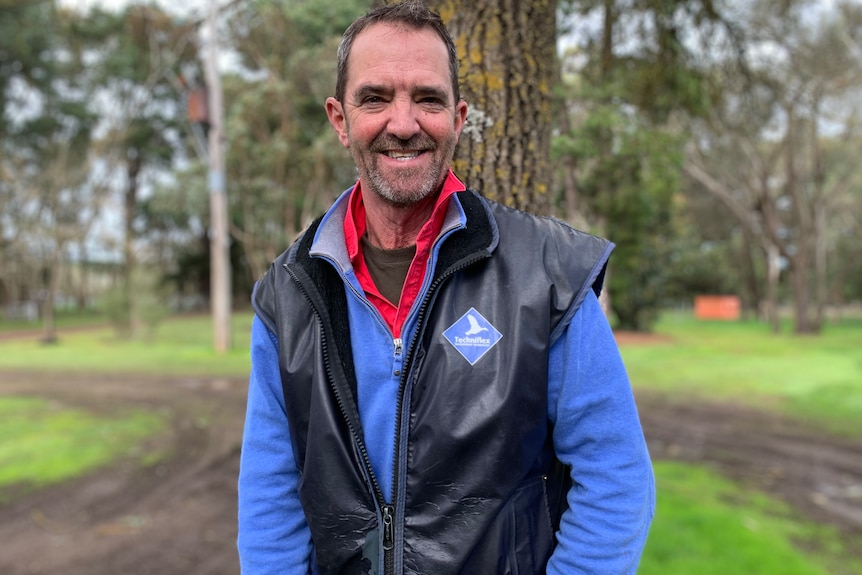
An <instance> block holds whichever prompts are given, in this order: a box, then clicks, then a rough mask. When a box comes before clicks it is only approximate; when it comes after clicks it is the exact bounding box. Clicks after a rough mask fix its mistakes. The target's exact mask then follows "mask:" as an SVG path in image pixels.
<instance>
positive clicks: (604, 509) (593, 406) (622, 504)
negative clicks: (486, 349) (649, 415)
mask: <svg viewBox="0 0 862 575" xmlns="http://www.w3.org/2000/svg"><path fill="white" fill-rule="evenodd" d="M549 362H550V365H549V368H550V374H551V375H550V377H549V380H550V381H549V390H548V391H549V393H548V398H549V403H548V415H549V418H550V420H551V421H552V423H553V424H554V436H553V440H554V448H555V450H556V452H557V457H558V458H559V459H560V461H562V462H563V463H566V464H568V465H570V466H571V469H572V480H573V484H572V488H571V489H570V491H569V493H568V497H567V498H568V503H569V509H568V510H566V511H565V512H564V513H563V516H562V519H561V522H560V531H559V533H558V545H557V547H556V549H555V550H554V553H553V555H552V556H551V559H550V561H549V562H548V568H547V573H548V574H549V575H563V574H565V575H574V574H586V573H603V574H606V575H623V574H634V573H635V572H636V571H637V567H638V562H639V561H640V556H641V552H642V551H643V547H644V545H645V543H646V538H647V532H648V530H649V525H650V522H651V521H652V517H653V512H654V509H655V484H654V478H653V472H652V465H651V463H650V458H649V453H648V451H647V447H646V442H645V441H644V436H643V432H642V430H641V425H640V421H639V419H638V414H637V408H636V406H635V401H634V396H633V394H632V391H631V387H630V385H629V380H628V375H627V374H626V371H625V367H624V366H623V362H622V359H621V357H620V354H619V350H618V348H617V345H616V341H615V340H614V336H613V332H612V331H611V329H610V326H609V325H608V323H607V321H606V319H605V317H604V314H603V312H602V310H601V307H600V306H599V303H598V299H597V298H596V296H595V294H593V293H592V292H590V293H589V294H588V296H587V298H586V300H585V301H584V302H583V304H582V305H581V307H580V309H579V310H578V311H577V313H576V314H575V315H574V317H573V318H572V321H571V323H570V324H569V326H568V328H567V330H566V331H565V332H564V333H563V334H562V336H561V337H560V339H559V340H558V341H557V342H556V343H555V344H554V346H553V347H552V348H551V355H550V360H549Z"/></svg>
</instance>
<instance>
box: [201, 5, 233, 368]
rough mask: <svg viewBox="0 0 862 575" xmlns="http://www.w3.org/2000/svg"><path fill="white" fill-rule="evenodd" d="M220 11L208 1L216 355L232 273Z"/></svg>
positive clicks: (226, 342)
mask: <svg viewBox="0 0 862 575" xmlns="http://www.w3.org/2000/svg"><path fill="white" fill-rule="evenodd" d="M217 17H218V9H217V7H216V0H209V10H208V13H207V28H208V30H209V38H208V40H207V51H206V57H205V59H204V69H205V74H206V82H207V89H208V93H209V113H210V127H209V177H208V180H209V182H208V186H209V199H210V234H209V236H210V306H211V310H212V318H213V344H214V346H215V351H216V352H218V353H224V352H226V351H227V350H229V349H230V314H231V285H230V284H231V282H230V278H231V271H230V236H229V234H228V219H227V194H226V191H225V171H224V148H223V145H222V144H223V141H224V111H223V102H222V88H221V77H220V76H219V72H218V31H217Z"/></svg>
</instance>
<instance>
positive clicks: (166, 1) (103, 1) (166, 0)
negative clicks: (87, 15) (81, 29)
mask: <svg viewBox="0 0 862 575" xmlns="http://www.w3.org/2000/svg"><path fill="white" fill-rule="evenodd" d="M154 1H155V3H156V4H158V5H159V6H161V7H162V8H164V9H165V10H169V11H171V12H182V13H185V12H193V11H196V12H199V13H201V14H202V13H203V11H204V10H205V9H206V8H207V6H208V1H209V0H184V1H183V2H177V1H176V0H173V1H170V0H154ZM215 2H216V3H217V4H219V5H221V4H222V3H223V2H224V0H215ZM59 3H60V5H61V6H68V7H70V8H74V9H76V10H80V11H86V10H88V9H89V8H90V7H91V6H101V7H102V8H104V9H106V10H120V9H122V8H123V7H124V6H126V5H128V4H130V3H134V0H131V1H130V0H59Z"/></svg>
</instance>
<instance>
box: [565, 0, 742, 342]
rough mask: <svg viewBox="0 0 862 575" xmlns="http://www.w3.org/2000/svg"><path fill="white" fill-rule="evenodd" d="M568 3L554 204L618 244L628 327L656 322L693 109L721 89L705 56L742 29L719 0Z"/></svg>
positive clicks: (619, 291) (616, 300)
mask: <svg viewBox="0 0 862 575" xmlns="http://www.w3.org/2000/svg"><path fill="white" fill-rule="evenodd" d="M562 7H563V13H564V15H565V17H564V19H563V27H564V28H563V29H564V31H565V32H567V34H569V35H571V37H573V38H575V39H576V40H577V42H576V43H574V45H572V46H571V47H570V48H569V50H568V51H567V53H566V54H565V56H566V58H565V60H564V62H563V76H562V79H563V86H562V89H561V92H560V104H561V107H560V111H559V112H558V114H559V115H558V117H559V118H560V121H559V122H558V125H559V126H560V127H561V129H560V130H559V131H558V132H557V134H556V136H555V139H554V148H553V149H554V157H555V158H556V159H557V160H558V163H557V165H558V166H560V169H559V171H558V174H557V182H558V184H557V186H556V187H557V189H558V190H559V192H558V194H557V197H558V198H559V200H558V201H557V206H558V207H559V209H560V211H561V212H562V214H564V216H565V217H566V218H567V219H569V220H570V221H573V222H580V223H581V225H584V224H586V226H587V227H588V228H590V229H592V230H594V231H595V232H596V233H599V234H601V235H605V236H607V237H609V238H610V239H612V240H613V241H614V242H615V243H616V244H617V250H616V252H615V255H614V257H613V259H612V264H611V270H610V271H611V273H610V275H609V278H608V279H607V281H606V286H607V291H608V292H609V293H610V300H611V307H612V308H613V314H614V317H615V319H616V322H617V325H618V326H619V327H620V328H624V329H634V330H649V329H650V327H651V326H652V323H653V321H654V320H655V318H656V315H657V312H658V309H659V307H660V306H661V305H662V303H663V297H664V293H665V290H666V286H667V278H666V276H665V274H666V273H667V271H668V268H669V266H670V263H671V260H670V257H671V252H672V245H671V243H670V242H669V234H670V233H671V230H672V226H671V217H672V210H673V205H672V199H673V198H674V196H675V194H677V193H678V192H679V190H680V179H679V174H680V169H681V162H682V150H683V146H684V144H685V141H686V130H685V126H686V122H687V118H689V117H696V116H699V115H702V114H704V113H705V111H706V110H707V109H708V107H709V106H710V102H711V100H712V98H713V97H714V95H713V94H712V92H711V87H710V84H709V82H708V77H707V75H706V73H705V67H704V63H703V62H702V61H701V60H700V55H701V54H709V53H710V51H711V50H713V49H715V48H716V46H717V45H718V44H719V42H720V43H722V44H724V46H722V49H723V50H725V51H727V52H728V53H730V54H733V53H735V52H736V51H737V49H736V48H734V46H733V44H734V41H735V37H736V33H735V31H734V28H733V26H732V25H730V24H729V23H728V21H727V20H725V19H724V17H723V15H722V14H720V13H719V12H718V10H717V8H718V6H717V5H715V4H714V3H713V2H712V1H711V0H676V1H673V2H666V1H657V0H656V1H654V0H641V1H635V2H623V1H621V0H571V1H566V2H563V3H562ZM590 23H594V24H593V25H590ZM687 37H693V38H698V39H702V40H703V42H704V43H706V44H705V45H703V44H692V43H686V42H684V39H685V38H687ZM710 42H711V43H710Z"/></svg>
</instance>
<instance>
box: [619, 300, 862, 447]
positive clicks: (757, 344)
mask: <svg viewBox="0 0 862 575" xmlns="http://www.w3.org/2000/svg"><path fill="white" fill-rule="evenodd" d="M656 333H657V335H659V336H662V337H664V338H666V340H667V343H666V344H660V345H650V346H642V347H640V346H632V347H624V348H623V349H622V354H623V358H624V359H625V363H626V368H627V369H628V371H629V375H630V377H631V379H632V385H634V386H635V388H638V387H643V388H649V389H651V390H656V391H662V392H666V393H668V394H670V395H672V396H673V397H677V398H685V397H703V398H720V399H729V400H734V401H740V402H743V403H746V404H750V405H756V406H762V407H768V408H778V409H780V410H783V411H784V412H786V413H788V414H790V415H793V416H795V417H798V418H801V419H805V420H807V421H809V422H812V423H816V424H818V425H820V426H822V427H825V428H827V429H829V430H831V431H834V432H839V433H846V434H850V435H855V436H862V320H845V321H843V322H841V323H840V324H830V325H827V326H826V328H825V330H824V331H823V333H822V334H821V335H819V336H798V335H793V334H791V333H789V332H783V333H781V334H772V333H771V332H769V330H768V329H767V328H766V327H765V326H763V325H761V324H758V323H755V322H699V321H696V320H694V319H692V318H691V316H690V315H681V314H668V315H666V316H665V317H664V318H663V319H662V321H660V322H659V324H658V325H657V327H656Z"/></svg>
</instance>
